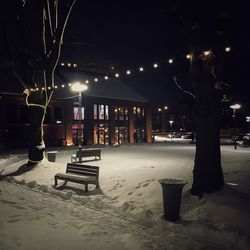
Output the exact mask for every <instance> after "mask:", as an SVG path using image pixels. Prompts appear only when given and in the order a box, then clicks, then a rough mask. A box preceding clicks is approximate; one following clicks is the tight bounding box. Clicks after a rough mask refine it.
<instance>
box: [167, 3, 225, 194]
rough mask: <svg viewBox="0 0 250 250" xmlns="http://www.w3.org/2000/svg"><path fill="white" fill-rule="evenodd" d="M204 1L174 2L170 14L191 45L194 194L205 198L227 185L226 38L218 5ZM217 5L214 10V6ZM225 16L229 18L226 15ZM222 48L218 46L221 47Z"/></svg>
mask: <svg viewBox="0 0 250 250" xmlns="http://www.w3.org/2000/svg"><path fill="white" fill-rule="evenodd" d="M202 4H203V3H202V2H201V3H198V2H195V1H187V2H186V3H182V2H180V1H172V3H171V4H170V8H169V10H171V11H170V12H168V14H171V15H172V17H173V18H175V20H176V21H177V22H178V23H179V24H180V26H179V27H181V28H182V30H183V32H184V34H185V37H186V42H187V44H188V46H189V51H190V54H189V62H190V64H189V80H190V83H191V85H192V93H191V92H190V91H185V90H184V89H183V87H182V86H181V85H180V84H179V83H178V81H177V79H176V77H174V81H175V83H176V85H177V87H178V88H179V89H180V90H181V91H182V92H183V93H185V94H189V95H191V96H192V98H193V101H194V114H195V130H196V153H195V161H194V170H193V184H192V188H191V190H190V191H191V194H193V195H197V196H198V197H202V196H203V193H204V192H213V191H215V190H218V189H220V188H221V187H222V186H223V185H224V176H223V171H222V166H221V152H220V112H219V111H220V102H221V100H222V91H221V90H222V89H221V87H218V86H221V84H219V85H218V83H220V82H221V81H220V79H219V78H220V77H222V75H220V73H221V71H220V69H221V65H223V62H222V61H221V60H220V59H221V58H222V57H221V54H220V50H219V49H222V48H223V47H222V46H221V44H220V43H221V40H223V38H224V33H223V32H224V31H223V27H222V26H220V17H222V15H221V16H220V13H221V12H220V11H217V9H216V8H215V6H213V5H212V4H210V5H209V6H206V7H204V6H202ZM213 8H214V9H213ZM224 17H228V16H227V15H224ZM218 48H219V49H218Z"/></svg>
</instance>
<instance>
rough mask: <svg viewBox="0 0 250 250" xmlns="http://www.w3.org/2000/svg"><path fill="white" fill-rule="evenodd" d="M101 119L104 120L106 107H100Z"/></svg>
mask: <svg viewBox="0 0 250 250" xmlns="http://www.w3.org/2000/svg"><path fill="white" fill-rule="evenodd" d="M99 119H100V120H104V105H99Z"/></svg>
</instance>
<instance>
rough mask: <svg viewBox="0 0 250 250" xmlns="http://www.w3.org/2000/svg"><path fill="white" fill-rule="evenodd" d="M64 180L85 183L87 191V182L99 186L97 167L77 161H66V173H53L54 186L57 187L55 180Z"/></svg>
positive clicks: (86, 190)
mask: <svg viewBox="0 0 250 250" xmlns="http://www.w3.org/2000/svg"><path fill="white" fill-rule="evenodd" d="M58 179H59V180H64V181H65V183H64V185H66V183H67V182H68V181H70V182H75V183H80V184H84V185H85V192H88V184H94V185H96V187H97V188H98V187H99V167H97V166H88V165H82V164H78V163H68V164H67V168H66V173H65V174H64V173H57V174H56V175H55V187H57V180H58Z"/></svg>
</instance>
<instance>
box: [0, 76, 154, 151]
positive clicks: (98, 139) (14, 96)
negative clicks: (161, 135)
mask: <svg viewBox="0 0 250 250" xmlns="http://www.w3.org/2000/svg"><path fill="white" fill-rule="evenodd" d="M100 78H102V80H101V79H100V80H99V81H98V82H95V81H94V78H93V77H91V76H87V75H84V74H82V73H79V72H66V71H65V72H60V74H58V76H57V78H56V83H57V89H56V90H55V92H54V95H53V99H52V100H51V102H50V104H49V106H48V108H47V110H46V117H45V120H44V140H45V144H46V145H48V146H52V145H72V144H75V145H81V144H83V145H93V144H111V145H112V144H122V143H136V142H151V140H152V119H151V109H150V103H149V101H148V100H146V99H145V98H144V97H142V96H141V95H140V94H138V93H136V92H135V91H134V90H133V89H131V88H130V87H128V86H127V85H126V84H124V83H123V82H122V81H121V80H118V79H109V80H105V79H104V78H103V77H100ZM87 79H88V80H87ZM76 80H77V81H81V82H89V84H88V85H89V88H88V90H87V91H86V92H84V93H81V98H79V95H78V93H74V92H72V91H71V89H70V87H69V86H68V83H72V82H74V81H76ZM10 81H11V78H10V77H5V78H4V75H3V74H2V76H1V87H0V113H1V120H0V147H1V148H9V147H22V146H27V145H28V138H29V132H30V131H29V113H28V108H27V106H26V104H25V98H24V96H22V95H21V94H20V92H21V91H20V89H18V86H19V85H18V84H12V83H11V82H10ZM13 81H14V80H13ZM79 102H80V103H79Z"/></svg>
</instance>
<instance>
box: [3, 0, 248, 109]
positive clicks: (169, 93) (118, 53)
mask: <svg viewBox="0 0 250 250" xmlns="http://www.w3.org/2000/svg"><path fill="white" fill-rule="evenodd" d="M10 2H14V0H13V1H10ZM177 2H181V3H182V5H181V6H182V12H181V13H182V14H183V13H184V14H185V15H186V14H188V15H189V16H190V17H192V18H191V19H192V20H191V21H192V22H193V24H195V21H194V20H198V21H199V23H200V24H201V25H200V27H201V28H200V30H201V33H202V35H203V37H205V38H206V39H205V41H206V43H205V44H204V49H210V48H213V49H215V50H217V51H216V52H219V51H223V49H224V48H225V47H226V46H230V47H231V48H232V51H231V52H230V53H229V54H226V53H224V52H223V53H224V54H225V56H224V62H223V67H221V68H223V70H222V71H221V72H222V73H220V76H219V80H223V81H225V82H226V83H227V84H230V85H231V87H230V88H228V89H227V92H228V94H229V95H230V96H231V97H232V100H233V101H238V102H241V103H242V104H243V105H244V107H245V110H246V112H248V111H247V109H249V107H250V98H249V89H250V88H249V79H250V70H249V69H250V67H249V66H250V63H249V56H250V29H249V23H250V20H249V19H250V16H249V15H248V6H247V2H248V1H244V0H241V1H238V2H235V1H234V2H233V3H231V2H229V1H225V0H222V1H194V0H191V1H176V0H166V1H151V0H148V1H110V0H107V1H96V0H93V1H82V0H77V2H76V5H75V6H74V8H73V11H72V14H71V17H70V20H69V23H68V26H67V28H66V33H65V39H64V44H63V47H62V57H61V61H64V62H72V63H77V64H78V65H87V64H90V63H94V64H95V65H97V66H98V65H100V66H101V65H105V66H109V65H110V66H115V69H118V70H119V71H120V70H122V72H125V71H126V70H127V69H130V70H132V75H131V76H124V77H122V80H124V82H125V83H126V84H128V85H130V86H132V87H133V88H134V89H135V90H137V92H138V93H140V94H142V95H143V96H144V97H146V98H147V99H149V100H150V101H151V102H152V103H153V104H154V105H156V104H162V105H163V104H164V105H168V106H169V108H170V109H171V110H175V109H176V107H177V106H178V102H180V100H181V99H183V98H184V97H183V94H182V93H181V92H180V91H179V89H178V88H177V86H176V85H175V84H174V82H173V80H172V77H173V75H175V76H177V78H178V79H179V81H180V83H181V84H182V85H183V87H184V88H185V89H186V90H191V85H190V82H189V80H188V77H187V76H188V75H187V66H188V62H187V60H186V59H185V56H186V54H188V53H189V47H188V42H187V37H186V35H185V32H184V29H183V25H182V24H181V23H180V21H179V19H178V18H176V14H173V9H174V7H173V6H176V5H175V3H177ZM8 3H9V2H8ZM27 3H29V1H27ZM30 3H31V2H30ZM32 3H33V4H34V2H32ZM2 10H3V11H4V8H3V9H2ZM4 12H7V11H4ZM4 12H2V14H6V13H4ZM178 13H179V12H178ZM14 14H15V13H14V12H13V11H12V12H10V13H9V14H8V15H7V17H8V18H10V19H11V18H13V17H14ZM31 17H34V18H35V17H36V15H35V12H31ZM31 19H32V18H31ZM29 25H30V27H31V29H32V27H33V30H35V27H36V25H37V24H36V23H35V22H33V21H32V22H31V21H30V23H29ZM218 32H220V33H221V34H222V35H218V34H219V33H218ZM19 36H20V34H19ZM31 36H32V34H31ZM216 36H217V37H220V42H219V43H218V39H217V38H216V39H217V40H216V39H215V37H216ZM0 42H1V44H0V45H1V48H2V47H3V46H2V44H3V43H2V40H1V39H0ZM218 44H219V45H220V47H218ZM2 51H3V49H2ZM169 58H174V63H173V64H172V65H170V64H168V59H169ZM155 62H156V63H159V65H160V67H159V68H158V69H157V70H155V69H153V67H152V65H153V63H155ZM141 65H142V66H144V67H145V72H144V73H139V71H138V67H139V66H141ZM135 71H136V72H135ZM123 75H124V74H123ZM249 111H250V110H249Z"/></svg>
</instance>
